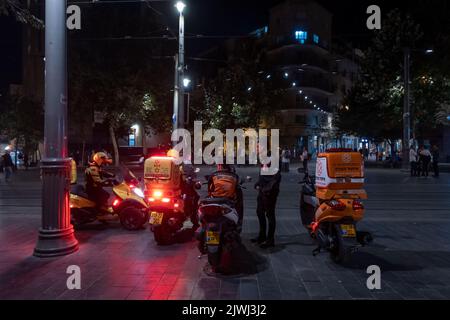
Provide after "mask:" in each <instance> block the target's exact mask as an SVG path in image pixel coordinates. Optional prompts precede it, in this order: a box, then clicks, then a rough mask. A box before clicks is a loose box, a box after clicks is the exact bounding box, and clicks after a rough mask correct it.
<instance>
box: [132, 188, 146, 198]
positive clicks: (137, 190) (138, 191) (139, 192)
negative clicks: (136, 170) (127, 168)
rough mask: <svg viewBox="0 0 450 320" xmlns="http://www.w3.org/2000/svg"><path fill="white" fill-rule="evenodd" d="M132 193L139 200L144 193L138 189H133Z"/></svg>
mask: <svg viewBox="0 0 450 320" xmlns="http://www.w3.org/2000/svg"><path fill="white" fill-rule="evenodd" d="M133 192H134V194H135V195H137V196H138V197H140V198H144V192H143V191H142V190H141V189H140V188H134V189H133Z"/></svg>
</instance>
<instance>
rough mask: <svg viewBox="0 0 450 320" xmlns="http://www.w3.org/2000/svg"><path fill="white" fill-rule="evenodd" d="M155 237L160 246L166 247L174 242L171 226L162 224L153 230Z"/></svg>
mask: <svg viewBox="0 0 450 320" xmlns="http://www.w3.org/2000/svg"><path fill="white" fill-rule="evenodd" d="M153 237H154V239H155V242H156V243H157V244H158V245H160V246H166V245H169V244H172V243H173V242H174V237H173V234H172V231H171V230H170V228H169V226H168V225H166V224H162V225H160V226H157V227H155V228H154V229H153Z"/></svg>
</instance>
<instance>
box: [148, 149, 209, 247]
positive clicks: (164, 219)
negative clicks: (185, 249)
mask: <svg viewBox="0 0 450 320" xmlns="http://www.w3.org/2000/svg"><path fill="white" fill-rule="evenodd" d="M172 160H173V159H172V158H170V157H152V158H149V159H147V160H146V164H145V168H146V174H145V179H146V189H145V194H146V198H147V203H148V205H149V208H150V221H149V224H150V226H151V230H152V232H153V236H154V239H155V241H156V243H157V244H158V245H169V244H172V243H174V242H176V239H177V237H178V236H179V235H181V234H183V231H188V232H191V231H192V226H185V225H186V223H187V222H188V221H189V220H190V217H191V216H192V215H193V214H192V213H193V212H196V210H197V209H196V208H197V201H198V199H199V196H198V194H197V191H196V190H198V189H200V188H201V183H199V182H198V181H196V177H195V174H196V173H198V172H199V171H200V169H198V168H197V169H195V170H194V171H193V172H190V173H188V174H184V175H183V176H184V182H181V176H182V174H181V173H180V170H179V168H178V166H176V165H174V163H173V161H172ZM161 168H165V169H164V170H162V171H164V172H165V175H164V176H163V175H161V174H160V173H158V174H156V172H161Z"/></svg>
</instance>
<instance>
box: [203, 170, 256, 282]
mask: <svg viewBox="0 0 450 320" xmlns="http://www.w3.org/2000/svg"><path fill="white" fill-rule="evenodd" d="M205 178H206V180H209V177H208V176H206V177H205ZM246 181H251V178H250V177H247V179H246ZM243 183H244V181H240V183H239V185H238V191H237V192H238V193H239V192H240V193H241V192H242V189H243V188H245V187H243V186H242V184H243ZM239 205H240V204H239V203H237V201H234V200H230V199H228V198H213V197H208V198H206V199H203V200H201V201H200V202H199V208H198V217H199V221H200V228H199V229H198V230H197V232H196V239H197V240H198V241H199V243H198V249H199V251H200V254H201V255H207V256H208V263H209V265H210V266H211V269H212V272H214V273H222V274H231V273H233V270H234V268H233V263H234V261H233V250H234V249H236V248H237V247H239V246H240V245H241V243H242V240H241V236H240V233H241V223H242V221H240V220H241V219H240V217H239V213H238V210H239V208H237V207H238V206H239Z"/></svg>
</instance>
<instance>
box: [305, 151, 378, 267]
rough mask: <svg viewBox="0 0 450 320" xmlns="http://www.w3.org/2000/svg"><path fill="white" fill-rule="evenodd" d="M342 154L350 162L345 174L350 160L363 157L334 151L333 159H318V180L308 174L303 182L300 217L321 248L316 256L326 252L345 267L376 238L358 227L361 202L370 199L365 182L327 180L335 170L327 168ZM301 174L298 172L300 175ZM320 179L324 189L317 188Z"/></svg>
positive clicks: (362, 207) (349, 179)
mask: <svg viewBox="0 0 450 320" xmlns="http://www.w3.org/2000/svg"><path fill="white" fill-rule="evenodd" d="M339 152H341V153H346V155H345V156H344V155H342V159H346V160H345V162H347V163H346V166H347V167H346V169H345V170H349V169H348V168H350V167H351V166H352V165H351V164H350V161H351V159H353V160H355V159H358V157H359V156H360V155H358V154H350V151H349V150H338V151H331V152H329V154H331V155H332V157H331V159H330V158H329V157H328V159H327V156H328V155H327V154H322V155H319V158H318V161H321V163H320V164H318V165H317V166H316V177H311V176H309V174H308V173H307V172H306V173H305V178H304V179H303V181H302V182H301V183H302V184H303V186H302V192H301V196H300V215H301V219H302V223H303V225H304V226H305V227H306V228H307V230H308V232H309V234H310V236H311V237H312V238H313V239H315V240H316V242H317V244H318V247H317V248H316V249H315V250H314V251H313V255H314V256H316V255H317V254H319V253H320V252H321V251H322V250H326V251H328V252H329V253H330V258H331V259H332V260H333V261H334V262H336V263H342V264H345V263H348V262H349V261H350V259H351V255H352V253H354V252H355V251H357V250H358V249H359V248H361V247H364V246H366V245H368V244H369V243H370V242H372V240H373V238H372V235H371V234H370V233H369V232H363V231H358V230H357V227H356V225H357V223H358V222H359V221H361V220H362V219H363V217H364V212H365V208H364V204H363V202H362V200H364V199H367V193H366V192H365V191H364V190H363V189H362V188H361V187H362V181H363V179H361V178H360V177H359V178H352V177H350V176H347V177H345V178H335V177H329V176H328V172H332V173H333V168H332V169H331V170H329V171H328V170H327V167H328V166H327V164H328V165H329V164H330V162H333V161H336V159H337V158H336V157H335V156H336V154H335V153H339ZM339 156H340V154H339ZM349 159H350V160H349ZM327 160H328V161H327ZM357 162H358V161H356V163H357ZM353 165H354V166H355V163H353ZM358 165H359V166H360V168H361V171H362V170H363V169H362V166H361V164H356V166H358ZM332 166H333V164H331V167H332ZM317 168H320V169H317ZM319 171H320V172H319ZM302 172H303V171H302V170H301V169H299V173H302ZM359 176H361V174H359ZM317 179H319V181H320V182H319V183H320V186H321V187H318V186H317V183H316V180H317Z"/></svg>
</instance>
